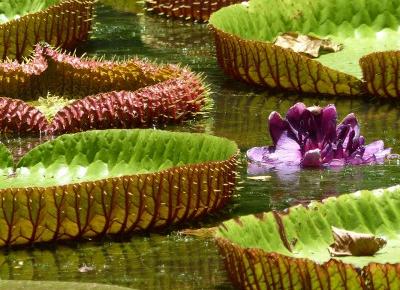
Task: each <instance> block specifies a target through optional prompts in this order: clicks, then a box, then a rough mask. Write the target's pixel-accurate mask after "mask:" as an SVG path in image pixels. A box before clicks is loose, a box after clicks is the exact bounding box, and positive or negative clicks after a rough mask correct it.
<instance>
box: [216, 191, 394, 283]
mask: <svg viewBox="0 0 400 290" xmlns="http://www.w3.org/2000/svg"><path fill="white" fill-rule="evenodd" d="M399 192H400V187H399V186H395V187H391V188H387V189H378V190H373V191H359V192H356V193H354V194H346V195H342V196H340V197H337V198H334V197H331V198H328V199H326V200H324V201H323V202H313V203H311V204H309V205H308V206H307V207H305V206H302V205H300V206H295V207H291V208H289V209H288V210H286V211H284V212H275V211H273V212H268V213H264V214H259V215H250V216H243V217H240V218H236V219H232V220H230V221H227V222H224V223H223V224H222V225H221V226H220V227H219V231H218V232H217V237H216V242H217V245H218V247H219V250H220V253H221V255H222V256H223V258H224V261H225V265H226V268H227V270H228V273H229V275H230V278H231V280H232V282H233V283H234V284H235V286H236V287H237V288H238V289H298V290H300V289H391V288H393V287H394V288H397V285H399V283H400V279H399V277H400V276H399V275H398V269H399V258H398V255H396V253H397V252H398V250H399V231H400V227H399V224H400V223H399V215H398V212H397V210H396V209H398V208H399V206H400V204H399V199H398V195H399ZM332 226H334V227H338V228H342V229H345V230H348V231H354V232H357V233H364V234H372V235H373V236H375V237H384V238H385V239H386V241H387V245H386V246H385V247H383V248H382V249H380V250H379V251H378V252H377V253H376V254H375V255H369V254H368V255H366V254H365V255H363V256H355V255H351V256H346V257H340V256H335V255H332V254H331V253H330V252H329V247H330V246H331V245H332V243H334V231H332Z"/></svg>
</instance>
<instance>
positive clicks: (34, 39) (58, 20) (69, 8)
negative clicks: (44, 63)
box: [0, 0, 95, 61]
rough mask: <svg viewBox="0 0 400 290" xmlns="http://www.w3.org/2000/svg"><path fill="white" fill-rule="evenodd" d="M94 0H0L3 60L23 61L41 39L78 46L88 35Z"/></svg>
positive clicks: (1, 52)
mask: <svg viewBox="0 0 400 290" xmlns="http://www.w3.org/2000/svg"><path fill="white" fill-rule="evenodd" d="M94 3H95V1H94V0H83V1H80V0H6V1H0V39H1V40H2V45H1V46H0V59H3V60H5V59H7V58H8V59H17V60H19V61H21V60H22V59H23V57H25V56H27V55H28V54H29V53H30V50H31V49H32V48H33V47H34V45H36V44H37V43H38V42H41V41H45V42H47V43H49V44H51V45H54V46H58V47H62V48H65V49H70V48H74V47H76V45H77V44H78V43H79V42H80V41H84V40H87V38H88V36H89V31H90V29H91V21H92V16H93V8H94ZM60 15H63V17H60ZM55 27H57V29H55Z"/></svg>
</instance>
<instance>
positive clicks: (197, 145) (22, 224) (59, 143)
mask: <svg viewBox="0 0 400 290" xmlns="http://www.w3.org/2000/svg"><path fill="white" fill-rule="evenodd" d="M3 146H4V145H3ZM237 150H238V149H237V145H236V144H235V143H234V142H232V141H229V140H227V139H224V138H219V137H214V136H210V135H205V134H189V133H173V132H166V131H158V130H139V129H136V130H106V131H89V132H83V133H77V134H72V135H64V136H61V137H59V138H57V139H55V140H52V141H49V142H47V143H44V144H42V145H39V146H38V147H36V148H35V149H33V150H32V151H30V152H28V153H27V154H26V155H25V156H24V157H23V158H22V159H21V160H20V162H19V163H18V164H17V165H16V167H15V168H12V167H8V166H9V164H10V156H7V154H5V148H2V149H1V151H0V154H1V156H2V163H1V164H0V165H2V175H1V177H0V184H1V185H0V246H13V245H20V244H32V243H35V242H52V241H58V240H64V239H86V238H100V237H103V236H105V235H126V234H132V233H134V232H137V231H146V230H154V229H158V228H165V227H167V226H170V225H172V224H176V223H180V222H183V221H188V220H192V219H195V218H199V217H201V216H203V215H205V214H207V213H209V212H211V211H215V210H217V209H219V208H221V207H223V206H224V205H225V204H226V203H227V202H228V201H229V199H230V197H231V195H232V192H233V190H234V186H235V178H236V173H235V170H236V158H237Z"/></svg>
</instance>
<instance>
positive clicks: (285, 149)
mask: <svg viewBox="0 0 400 290" xmlns="http://www.w3.org/2000/svg"><path fill="white" fill-rule="evenodd" d="M300 160H301V151H300V145H299V144H298V143H297V142H296V141H295V140H293V139H292V138H289V137H288V135H287V132H284V133H283V134H282V135H281V138H279V140H278V142H277V144H276V149H275V152H273V153H271V154H269V155H264V157H263V161H262V162H264V163H270V164H279V163H285V164H288V165H299V164H300Z"/></svg>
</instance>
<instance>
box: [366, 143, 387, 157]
mask: <svg viewBox="0 0 400 290" xmlns="http://www.w3.org/2000/svg"><path fill="white" fill-rule="evenodd" d="M383 149H384V143H383V141H382V140H377V141H374V142H372V143H370V144H368V145H367V146H365V151H364V155H363V157H364V158H369V157H371V156H373V155H375V154H376V153H378V152H379V151H381V150H383Z"/></svg>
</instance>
